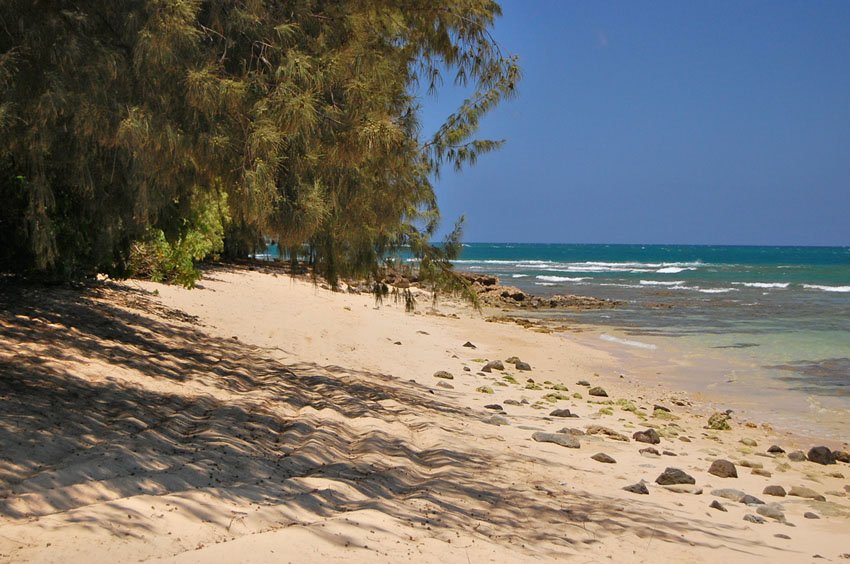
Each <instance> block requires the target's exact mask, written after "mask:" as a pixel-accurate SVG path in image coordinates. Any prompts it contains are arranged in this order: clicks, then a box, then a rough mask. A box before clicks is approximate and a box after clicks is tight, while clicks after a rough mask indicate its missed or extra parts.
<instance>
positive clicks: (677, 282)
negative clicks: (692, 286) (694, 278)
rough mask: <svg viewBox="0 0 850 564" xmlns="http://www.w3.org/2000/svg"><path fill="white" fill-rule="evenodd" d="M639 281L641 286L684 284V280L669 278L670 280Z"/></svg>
mask: <svg viewBox="0 0 850 564" xmlns="http://www.w3.org/2000/svg"><path fill="white" fill-rule="evenodd" d="M640 283H641V285H642V286H679V285H681V284H684V283H685V281H684V280H670V281H666V280H641V281H640Z"/></svg>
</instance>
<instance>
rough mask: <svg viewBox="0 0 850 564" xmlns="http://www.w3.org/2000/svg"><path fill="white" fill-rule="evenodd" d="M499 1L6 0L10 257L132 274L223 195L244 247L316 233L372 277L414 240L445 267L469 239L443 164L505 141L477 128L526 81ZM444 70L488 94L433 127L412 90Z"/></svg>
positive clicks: (230, 239)
mask: <svg viewBox="0 0 850 564" xmlns="http://www.w3.org/2000/svg"><path fill="white" fill-rule="evenodd" d="M499 13H500V9H499V6H498V4H496V3H495V2H493V1H492V0H429V1H427V2H422V1H419V0H335V1H331V0H325V1H322V0H291V1H282V0H281V1H272V0H215V1H213V0H207V1H202V0H87V1H84V2H64V1H61V0H0V198H2V202H3V206H2V209H0V270H6V271H14V272H29V273H42V274H46V275H49V276H52V277H62V278H69V277H79V276H84V275H87V274H91V273H93V272H95V271H96V270H102V271H107V272H111V273H117V274H121V273H123V272H125V271H126V269H127V267H128V265H130V262H131V261H130V256H131V250H132V248H133V247H134V245H135V246H136V247H137V248H138V244H139V242H140V241H141V242H144V241H146V240H147V241H151V233H153V234H154V240H155V241H160V239H159V237H160V235H159V233H161V237H162V239H164V240H165V241H167V242H168V243H169V244H170V245H172V248H174V249H176V248H178V247H179V245H180V244H182V243H181V241H186V240H188V239H190V238H191V237H193V236H194V235H192V231H193V230H196V231H197V229H198V222H197V221H196V219H195V218H198V217H205V218H207V219H206V220H205V221H207V220H208V219H209V218H208V217H207V216H208V212H209V210H208V209H206V208H205V210H200V211H199V210H198V209H195V208H196V207H197V206H198V205H199V204H198V202H210V201H214V202H226V205H227V208H228V209H226V210H221V216H220V218H219V221H221V222H222V225H224V222H226V228H225V233H226V241H225V249H226V250H227V251H230V252H231V253H233V252H236V253H238V252H245V251H248V250H252V249H253V248H256V246H257V244H258V242H259V241H260V239H261V236H269V237H273V238H275V239H277V240H279V241H280V242H281V246H282V247H286V248H289V249H293V250H294V251H295V252H298V251H299V250H300V249H303V248H304V247H305V246H308V247H309V249H310V251H311V252H310V255H311V258H312V260H313V262H314V265H315V267H316V270H317V272H318V273H319V274H322V275H324V276H326V277H328V278H329V279H330V280H331V281H332V282H335V281H336V279H337V277H338V276H339V275H366V276H370V275H375V274H376V273H377V272H378V271H377V268H378V265H379V264H380V261H381V259H382V257H384V256H385V255H386V253H387V252H389V251H391V250H393V249H395V248H398V247H400V246H402V245H404V246H407V247H409V248H410V249H411V250H412V251H413V253H414V254H415V255H416V256H418V257H419V258H421V259H422V266H423V272H424V273H426V274H428V273H432V274H434V276H435V277H436V276H437V275H439V274H440V273H445V272H446V271H447V270H448V269H449V268H450V267H449V266H448V263H447V259H448V258H450V254H451V251H452V249H453V248H454V245H453V244H449V245H447V246H444V247H440V248H434V247H432V246H431V245H430V244H428V241H429V240H430V239H431V237H432V236H433V234H434V231H435V229H436V226H437V222H438V219H439V215H438V212H437V207H436V201H435V196H434V192H433V189H432V186H431V181H430V179H432V178H433V177H434V175H436V174H438V173H439V170H440V167H441V166H443V165H445V164H449V165H451V166H454V167H461V166H463V165H464V164H467V163H474V161H475V159H476V158H477V156H478V155H479V154H481V153H483V152H486V151H489V150H492V149H494V148H496V147H497V146H498V145H499V143H498V142H490V141H479V140H474V139H473V135H474V134H475V132H476V129H477V127H478V123H479V120H480V118H481V116H482V115H483V114H485V113H486V112H487V111H488V110H490V109H492V108H493V107H494V106H495V105H496V104H497V103H499V102H500V101H501V100H503V99H504V98H506V97H509V96H511V95H513V93H514V91H515V84H516V82H517V79H518V69H517V65H516V61H515V60H514V59H513V58H510V57H506V56H503V54H502V53H501V52H500V51H499V48H498V46H497V44H496V43H495V42H494V41H493V39H492V37H491V36H490V34H489V31H488V30H489V29H490V27H491V26H492V24H493V21H494V18H495V17H497V16H498V15H499ZM446 79H448V80H454V81H456V82H460V83H464V84H467V83H468V84H469V85H470V89H471V90H472V92H473V94H472V95H471V97H470V98H469V100H467V101H466V102H465V103H464V104H463V105H462V106H461V107H460V108H459V109H458V111H457V112H456V113H455V114H453V115H452V116H450V117H449V118H448V120H447V121H446V123H445V124H444V125H443V126H442V127H441V128H440V129H439V130H438V132H437V133H436V134H435V135H434V136H433V137H432V138H430V139H421V133H420V130H419V123H418V115H419V109H420V107H419V101H418V100H417V98H416V97H415V95H414V93H415V92H417V91H419V90H420V89H422V88H427V89H429V90H432V91H433V90H436V89H438V88H439V87H440V85H441V84H442V83H443V80H446ZM207 223H209V222H208V221H207ZM213 223H215V221H213ZM454 238H455V239H456V238H457V234H455V235H454ZM450 243H456V240H455V241H450ZM157 244H159V243H157ZM212 247H216V244H214V242H213V244H212Z"/></svg>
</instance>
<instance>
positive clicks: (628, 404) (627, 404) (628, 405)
mask: <svg viewBox="0 0 850 564" xmlns="http://www.w3.org/2000/svg"><path fill="white" fill-rule="evenodd" d="M616 405H618V406H619V407H620V409H622V410H623V411H631V412H632V413H634V412H636V411H637V410H638V406H636V405H635V404H634V402H633V401H631V400H627V399H619V400H617V401H616Z"/></svg>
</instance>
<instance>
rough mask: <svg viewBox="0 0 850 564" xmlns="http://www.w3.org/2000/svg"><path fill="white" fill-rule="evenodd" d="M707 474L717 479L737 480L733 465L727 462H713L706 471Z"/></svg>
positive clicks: (721, 460)
mask: <svg viewBox="0 0 850 564" xmlns="http://www.w3.org/2000/svg"><path fill="white" fill-rule="evenodd" d="M708 473H709V474H712V475H714V476H717V477H718V478H737V477H738V471H737V470H736V469H735V465H734V464H732V463H731V462H729V461H728V460H723V459H719V460H715V461H714V462H712V463H711V467H710V468H709V469H708Z"/></svg>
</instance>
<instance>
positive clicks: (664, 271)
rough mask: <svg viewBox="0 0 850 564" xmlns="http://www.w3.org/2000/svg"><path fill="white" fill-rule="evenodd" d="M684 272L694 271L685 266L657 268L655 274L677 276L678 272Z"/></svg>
mask: <svg viewBox="0 0 850 564" xmlns="http://www.w3.org/2000/svg"><path fill="white" fill-rule="evenodd" d="M686 270H696V269H695V268H690V267H685V266H665V267H664V268H659V269H658V270H656V271H655V272H657V273H658V274H679V273H680V272H684V271H686Z"/></svg>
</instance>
